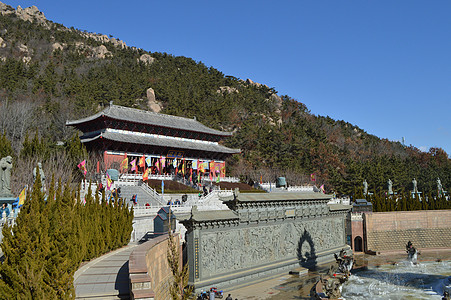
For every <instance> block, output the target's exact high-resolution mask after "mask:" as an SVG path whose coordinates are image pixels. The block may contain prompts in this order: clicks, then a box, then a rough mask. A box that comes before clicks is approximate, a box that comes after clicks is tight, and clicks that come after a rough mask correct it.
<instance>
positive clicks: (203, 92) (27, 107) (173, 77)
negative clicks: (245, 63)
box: [0, 5, 451, 194]
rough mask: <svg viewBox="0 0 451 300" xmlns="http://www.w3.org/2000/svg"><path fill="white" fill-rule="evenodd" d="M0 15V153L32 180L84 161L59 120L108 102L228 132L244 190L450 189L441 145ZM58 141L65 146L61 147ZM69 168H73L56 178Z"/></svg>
mask: <svg viewBox="0 0 451 300" xmlns="http://www.w3.org/2000/svg"><path fill="white" fill-rule="evenodd" d="M0 12H1V14H0V38H1V39H0V132H3V133H4V135H3V139H5V141H6V140H7V141H8V142H5V143H2V145H3V146H2V145H0V154H2V155H5V154H7V153H11V154H13V155H14V156H15V157H16V158H18V159H19V160H18V164H16V170H17V169H18V168H19V169H20V170H25V171H23V172H26V170H28V171H29V172H31V168H32V165H33V164H32V163H30V161H32V162H36V161H38V160H41V161H44V162H48V164H47V166H46V164H45V163H44V169H46V168H47V170H49V169H50V167H49V165H50V162H52V163H53V164H54V165H53V166H55V164H56V161H58V159H59V160H61V157H62V156H64V157H66V156H67V161H70V162H72V161H76V160H77V159H78V158H82V157H83V155H86V154H85V153H84V152H83V149H82V147H81V146H80V145H79V143H77V141H76V140H74V139H73V136H74V131H73V129H71V128H67V127H66V126H65V125H64V124H65V121H66V120H69V119H77V118H80V117H83V116H87V115H90V114H93V113H95V112H97V111H99V110H101V109H103V107H104V106H105V105H107V104H108V103H109V102H110V101H114V104H118V105H124V106H129V107H137V108H141V109H149V108H150V107H152V108H153V109H155V107H156V108H157V110H159V109H161V112H162V113H166V114H173V115H179V116H185V117H194V116H196V118H197V120H199V121H200V122H202V123H203V124H206V125H208V126H210V127H213V128H216V129H220V130H227V131H233V132H234V135H233V137H232V138H230V139H228V140H227V141H225V144H226V145H227V146H229V147H233V148H240V149H242V154H241V155H236V156H234V157H232V158H231V159H230V161H229V162H228V170H227V171H228V173H229V174H231V175H234V176H241V177H242V178H243V180H246V181H249V180H254V181H259V180H260V178H262V179H263V181H269V180H274V178H275V177H276V176H285V177H287V180H288V183H289V184H293V185H294V184H307V183H309V184H316V185H320V184H325V187H326V191H336V192H338V193H345V194H354V193H357V192H358V191H359V189H360V187H361V186H362V181H363V180H364V179H366V180H367V181H368V183H369V185H370V190H373V191H375V192H380V191H382V190H386V186H387V185H386V182H387V180H388V179H389V178H390V179H391V180H392V181H393V182H394V189H395V190H405V189H407V190H408V189H411V181H412V179H413V177H416V179H417V180H418V188H419V190H420V191H425V192H434V191H435V192H436V185H435V183H436V179H437V177H440V179H441V181H442V183H443V186H444V187H445V189H447V188H448V189H449V188H450V187H451V162H450V159H449V158H448V155H447V153H445V152H444V151H443V150H442V149H440V148H431V149H430V150H429V152H427V153H425V152H421V151H419V150H418V149H416V148H415V147H412V146H404V145H402V144H401V143H399V142H391V141H388V140H386V139H381V138H379V137H376V136H374V135H370V134H367V133H366V132H365V131H364V130H362V129H360V128H358V127H356V126H354V125H352V124H349V123H347V122H345V121H336V120H333V119H331V118H329V117H323V116H316V115H313V114H311V113H310V111H309V110H308V108H307V107H306V106H305V105H304V104H303V103H301V102H299V101H297V100H296V99H293V98H291V97H290V96H287V95H278V94H277V91H276V90H275V89H274V88H270V87H267V86H265V85H264V84H259V83H255V82H252V81H251V80H241V79H239V78H235V77H233V76H225V75H224V74H223V73H221V72H220V71H219V70H217V69H215V68H213V67H207V66H205V65H204V64H203V63H201V62H196V61H194V60H192V59H191V58H187V57H175V56H172V55H170V54H167V53H150V52H147V51H145V50H143V49H136V48H134V47H128V46H126V45H125V43H124V42H122V41H119V40H117V39H114V38H112V37H107V36H104V35H98V34H91V33H86V32H83V31H80V30H76V29H73V28H71V29H69V28H66V27H64V26H63V25H61V24H56V23H53V22H51V21H48V20H45V18H44V17H43V15H42V14H41V13H40V12H39V11H37V12H36V10H34V9H28V10H21V11H20V12H18V11H15V10H14V9H13V8H11V7H8V6H6V5H0ZM149 88H151V89H152V90H153V93H154V96H153V93H152V91H150V92H149V91H148V89H149ZM350 109H352V108H350ZM381 122H383V120H381ZM36 129H37V130H36ZM27 134H28V139H26V137H27ZM32 136H36V140H35V143H37V144H39V145H41V144H42V147H44V148H45V149H48V151H46V152H45V151H44V152H45V153H47V154H46V155H47V156H45V157H42V155H43V154H42V153H43V152H41V151H36V152H35V155H34V156H32V158H30V155H29V156H28V157H29V159H28V160H26V159H24V158H23V157H24V156H23V155H21V150H22V149H23V148H24V141H27V142H28V144H27V145H29V144H30V140H31V137H32ZM57 141H63V142H66V144H65V146H56V142H57ZM7 144H8V145H10V146H8V147H6V146H5V145H7ZM72 147H76V150H75V151H73V150H71V148H72ZM22 152H23V151H22ZM52 153H53V154H52ZM55 153H59V154H55ZM61 153H64V155H61ZM27 162H28V164H27ZM20 164H22V165H20ZM27 168H28V169H27ZM49 171H50V170H49ZM73 171H74V168H72V166H71V167H68V168H67V169H64V170H61V172H60V173H61V174H65V175H68V174H69V175H70V174H72V172H73ZM16 173H17V172H16ZM312 173H314V174H315V177H316V181H315V182H312V181H311V180H310V179H311V178H310V174H312ZM17 174H18V173H17ZM69 175H68V176H69ZM16 176H18V175H16ZM16 180H18V179H17V178H16ZM16 182H18V181H16ZM15 188H16V192H17V189H18V188H17V187H15Z"/></svg>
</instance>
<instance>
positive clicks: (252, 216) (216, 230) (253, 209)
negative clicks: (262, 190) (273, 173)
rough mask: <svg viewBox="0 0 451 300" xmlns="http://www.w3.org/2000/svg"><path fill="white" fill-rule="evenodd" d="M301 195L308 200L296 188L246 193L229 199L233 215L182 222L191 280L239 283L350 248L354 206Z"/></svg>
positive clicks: (204, 285) (201, 285)
mask: <svg viewBox="0 0 451 300" xmlns="http://www.w3.org/2000/svg"><path fill="white" fill-rule="evenodd" d="M269 194H271V193H269ZM298 195H299V197H301V196H300V195H302V196H303V197H304V198H305V199H304V198H303V199H296V198H295V197H296V194H294V193H280V194H279V195H268V194H263V195H251V194H246V195H244V196H243V194H240V195H239V197H240V198H241V200H239V199H238V198H237V199H235V200H231V201H235V202H234V203H228V205H230V207H232V208H233V209H232V211H230V212H229V215H226V212H224V213H221V214H220V213H219V212H196V213H193V214H192V216H191V217H190V219H189V220H187V221H185V222H183V221H182V223H184V225H185V226H187V230H188V231H187V249H188V263H189V267H190V284H193V285H194V286H195V288H196V290H200V289H204V290H205V289H208V288H209V287H211V286H217V287H218V288H221V289H223V288H227V287H235V288H236V287H239V286H240V285H245V284H249V283H250V282H256V281H259V280H262V279H264V278H267V277H270V276H273V275H275V274H279V273H282V272H285V273H288V272H289V271H290V270H293V269H296V268H299V267H301V266H302V267H306V268H311V267H315V266H316V265H317V264H320V263H324V262H327V261H333V260H334V256H333V254H334V253H338V252H339V251H340V250H341V249H342V248H346V249H349V247H347V246H346V236H345V216H346V213H347V211H348V209H349V207H348V206H340V207H338V208H337V207H334V208H331V207H330V206H329V205H327V202H328V200H329V199H328V198H327V195H323V196H322V197H323V198H324V199H315V198H313V199H309V198H308V196H309V194H307V196H304V194H298ZM313 196H315V195H313ZM313 196H312V197H313ZM265 197H266V198H269V197H274V198H280V200H279V199H265ZM283 197H286V198H288V197H291V198H290V199H287V200H285V199H283ZM243 198H244V199H243Z"/></svg>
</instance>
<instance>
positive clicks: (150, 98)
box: [147, 88, 163, 113]
mask: <svg viewBox="0 0 451 300" xmlns="http://www.w3.org/2000/svg"><path fill="white" fill-rule="evenodd" d="M147 107H148V108H149V109H150V110H151V111H153V112H156V113H159V112H160V111H161V110H162V109H163V105H162V104H161V102H159V101H157V99H156V98H155V91H154V90H153V88H148V89H147Z"/></svg>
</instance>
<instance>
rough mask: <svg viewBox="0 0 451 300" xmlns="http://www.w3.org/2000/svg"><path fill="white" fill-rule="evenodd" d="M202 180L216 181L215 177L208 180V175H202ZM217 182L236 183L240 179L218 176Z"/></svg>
mask: <svg viewBox="0 0 451 300" xmlns="http://www.w3.org/2000/svg"><path fill="white" fill-rule="evenodd" d="M202 180H203V181H205V182H210V183H215V182H217V181H216V180H217V179H216V178H213V179H212V180H210V178H209V177H203V178H202ZM219 182H232V183H238V182H240V179H239V178H238V177H219Z"/></svg>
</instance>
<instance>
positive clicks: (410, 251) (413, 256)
mask: <svg viewBox="0 0 451 300" xmlns="http://www.w3.org/2000/svg"><path fill="white" fill-rule="evenodd" d="M406 252H407V259H408V260H409V261H411V262H412V263H413V264H417V263H418V260H417V259H418V254H419V253H418V250H417V249H416V248H415V247H414V246H413V245H412V242H411V241H408V242H407V245H406Z"/></svg>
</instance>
